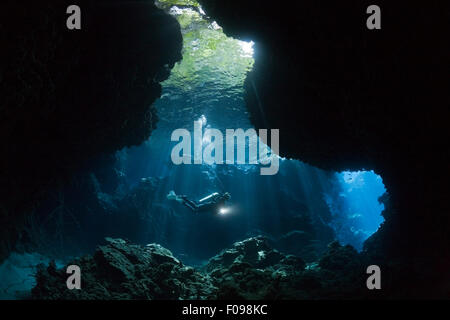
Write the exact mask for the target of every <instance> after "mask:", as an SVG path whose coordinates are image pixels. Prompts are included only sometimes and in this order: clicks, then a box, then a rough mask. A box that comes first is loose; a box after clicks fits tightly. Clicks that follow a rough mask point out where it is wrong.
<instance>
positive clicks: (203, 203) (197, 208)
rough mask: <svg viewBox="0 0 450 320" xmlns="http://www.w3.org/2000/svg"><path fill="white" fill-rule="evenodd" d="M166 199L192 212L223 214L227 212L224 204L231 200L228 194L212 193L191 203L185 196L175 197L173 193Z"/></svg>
mask: <svg viewBox="0 0 450 320" xmlns="http://www.w3.org/2000/svg"><path fill="white" fill-rule="evenodd" d="M167 199H169V200H174V201H177V202H180V203H182V204H183V205H185V206H186V207H188V208H189V209H191V210H192V211H193V212H214V213H221V214H224V213H226V211H227V209H226V208H225V203H226V201H227V200H230V199H231V195H230V194H229V193H228V192H225V193H222V194H220V193H218V192H214V193H211V194H210V195H208V196H206V197H204V198H203V199H200V200H198V201H192V200H190V199H188V197H187V196H185V195H177V194H176V193H175V191H170V192H169V194H168V195H167Z"/></svg>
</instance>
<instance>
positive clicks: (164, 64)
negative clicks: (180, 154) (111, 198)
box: [0, 0, 182, 260]
mask: <svg viewBox="0 0 450 320" xmlns="http://www.w3.org/2000/svg"><path fill="white" fill-rule="evenodd" d="M70 4H72V3H71V2H70V1H50V0H47V1H5V2H2V4H1V6H2V8H1V10H0V43H1V45H0V47H1V50H0V97H1V98H0V137H1V139H2V141H1V154H2V157H1V160H0V172H1V173H0V179H1V180H0V195H1V196H0V197H1V202H0V203H1V207H0V234H1V235H2V242H1V244H0V260H2V259H3V258H4V257H5V255H7V254H8V252H9V251H10V250H11V248H12V247H13V246H14V243H15V242H16V239H17V234H18V232H17V230H19V229H20V228H21V225H22V222H23V219H24V215H25V212H30V211H31V210H32V208H33V207H34V205H36V203H37V201H38V200H39V199H42V198H43V197H42V195H43V194H45V193H46V192H47V191H48V190H50V189H52V188H53V187H55V186H59V185H61V184H65V183H67V181H70V180H71V179H72V177H73V174H74V173H75V172H85V171H87V170H91V169H92V167H96V166H97V165H98V164H99V163H103V164H104V166H105V167H108V163H107V162H106V160H105V157H106V158H107V156H105V155H107V154H108V153H112V152H114V151H116V150H119V149H121V148H123V147H125V146H130V145H137V144H140V143H141V142H142V141H144V140H145V139H147V138H148V137H149V136H150V133H151V131H152V130H153V129H154V128H155V124H156V115H155V109H154V108H153V107H152V106H151V105H152V103H153V102H154V101H155V100H156V99H157V98H159V96H160V94H161V86H160V84H159V82H160V81H162V80H164V79H166V78H167V77H168V75H169V73H170V69H171V68H172V67H173V66H174V64H175V62H176V61H179V60H180V59H181V49H182V36H181V32H180V27H179V24H178V22H177V21H176V20H175V19H174V18H172V17H170V16H169V15H167V14H166V13H164V12H163V11H162V10H159V9H157V8H156V7H155V6H154V4H153V2H152V1H130V2H129V1H115V0H110V1H78V2H77V4H78V5H79V6H80V7H81V19H82V29H81V30H79V31H69V30H68V29H67V28H66V19H67V17H68V15H67V14H66V8H67V7H68V6H69V5H70Z"/></svg>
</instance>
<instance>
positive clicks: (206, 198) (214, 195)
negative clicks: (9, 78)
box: [198, 192, 219, 203]
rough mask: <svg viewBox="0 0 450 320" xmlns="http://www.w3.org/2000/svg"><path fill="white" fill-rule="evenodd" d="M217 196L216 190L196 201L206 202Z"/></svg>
mask: <svg viewBox="0 0 450 320" xmlns="http://www.w3.org/2000/svg"><path fill="white" fill-rule="evenodd" d="M217 196H219V193H218V192H214V193H211V194H210V195H209V196H206V197H204V198H203V199H200V200H198V203H202V202H208V201H210V200H213V199H214V198H216V197H217Z"/></svg>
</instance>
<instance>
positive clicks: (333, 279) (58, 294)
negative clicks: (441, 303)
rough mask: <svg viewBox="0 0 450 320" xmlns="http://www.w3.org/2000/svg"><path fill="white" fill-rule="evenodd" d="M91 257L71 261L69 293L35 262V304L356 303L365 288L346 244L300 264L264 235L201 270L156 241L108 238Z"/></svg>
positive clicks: (60, 277)
mask: <svg viewBox="0 0 450 320" xmlns="http://www.w3.org/2000/svg"><path fill="white" fill-rule="evenodd" d="M106 241H107V244H106V245H104V246H100V247H99V248H98V249H97V251H96V252H95V254H94V255H93V256H86V257H83V258H80V259H76V260H74V261H73V262H71V263H70V264H76V265H78V266H80V268H81V270H82V284H81V286H82V289H81V290H68V289H67V287H66V279H67V276H68V275H67V274H66V269H65V268H62V269H57V268H56V267H55V265H54V264H50V265H49V266H44V265H41V266H40V267H39V270H38V272H37V275H36V280H37V284H36V286H35V287H34V288H33V290H32V296H33V298H34V299H360V298H370V297H377V295H376V293H373V292H370V291H369V290H367V288H366V275H365V266H364V258H363V256H362V255H360V254H358V253H357V252H356V251H355V250H354V249H353V248H351V247H350V246H345V247H343V246H340V245H339V244H338V243H333V244H331V245H330V247H329V249H328V251H327V252H326V253H325V254H324V256H323V257H322V258H321V259H320V260H319V261H318V262H317V263H313V264H308V265H306V264H305V262H304V261H303V260H302V259H301V258H299V257H296V256H293V255H285V254H283V253H281V252H279V251H277V250H275V249H273V248H271V247H270V245H268V241H267V239H266V238H264V237H254V238H249V239H246V240H244V241H240V242H236V243H235V244H234V245H233V246H232V247H231V248H229V249H226V250H224V251H222V252H221V253H219V254H218V255H216V256H215V257H213V258H211V259H210V260H209V262H208V263H207V264H206V265H204V266H203V267H202V268H200V269H199V270H195V269H193V268H191V267H188V266H185V265H184V264H183V263H182V262H180V261H179V260H178V259H177V258H175V257H174V256H173V255H172V253H171V252H170V251H169V250H167V249H165V248H163V247H161V246H160V245H157V244H149V245H147V246H139V245H134V244H131V243H130V242H128V241H125V240H121V239H110V238H107V239H106Z"/></svg>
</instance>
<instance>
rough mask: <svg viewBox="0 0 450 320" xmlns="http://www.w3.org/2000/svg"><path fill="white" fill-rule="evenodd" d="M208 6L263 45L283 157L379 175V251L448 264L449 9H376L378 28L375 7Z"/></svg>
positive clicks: (267, 113) (250, 101)
mask: <svg viewBox="0 0 450 320" xmlns="http://www.w3.org/2000/svg"><path fill="white" fill-rule="evenodd" d="M200 2H201V4H202V6H203V7H204V9H205V11H206V12H207V13H208V15H209V16H211V18H212V19H214V20H216V21H217V22H218V24H219V25H221V26H222V27H223V28H224V31H225V33H227V35H229V36H234V37H238V38H241V39H244V40H253V41H255V60H256V62H255V66H254V69H253V71H252V72H251V73H250V74H249V76H248V78H247V80H246V102H247V107H248V109H249V111H250V114H251V120H252V122H253V124H254V125H255V127H257V128H279V129H280V144H281V146H280V149H281V151H280V152H281V154H282V155H283V156H287V157H293V158H296V159H300V160H302V161H305V162H308V163H309V164H312V165H314V166H318V167H320V168H324V169H330V170H343V169H352V170H358V169H363V168H364V169H374V170H375V171H376V172H377V173H378V174H380V175H381V176H382V177H383V181H384V183H385V185H386V187H387V189H388V191H389V193H390V196H391V197H390V201H391V203H392V205H391V209H390V212H385V215H386V220H387V221H386V223H385V225H384V226H383V227H382V230H381V232H379V234H377V237H378V238H377V241H376V243H377V246H378V247H377V246H376V247H377V249H376V250H382V252H383V254H387V255H403V256H409V257H410V258H411V259H415V258H417V257H425V256H430V255H431V256H433V259H434V260H432V261H433V263H434V262H436V261H437V259H441V260H440V262H436V263H437V265H434V267H437V266H438V267H440V268H443V269H445V267H448V262H445V261H448V260H446V258H443V255H446V256H447V257H448V254H449V251H448V244H449V243H450V239H449V236H448V234H449V233H448V230H449V229H450V219H449V216H450V215H449V206H448V201H447V198H448V196H447V191H448V178H449V175H448V160H449V153H448V147H447V146H448V143H447V138H446V137H447V135H448V128H447V127H448V125H447V120H448V106H449V100H448V93H447V91H448V62H449V61H448V52H449V45H448V42H447V41H445V40H444V39H445V38H446V35H445V33H446V30H448V22H449V12H450V11H449V9H448V5H446V4H443V3H442V2H434V1H433V2H427V3H426V4H424V3H411V2H407V1H396V2H395V3H393V2H392V1H390V2H388V1H378V2H377V5H379V6H380V7H381V12H382V29H381V30H376V31H371V30H368V29H367V28H366V19H367V17H368V15H367V14H366V8H367V7H368V6H369V5H371V4H372V3H371V2H370V3H369V2H368V1H349V2H345V3H342V2H331V1H295V2H294V1H292V2H286V3H274V2H273V1H270V2H269V1H259V0H247V1H239V2H234V1H218V0H201V1H200ZM446 133H447V134H446ZM381 248H382V249H381ZM430 248H433V249H430ZM373 249H374V250H375V247H373Z"/></svg>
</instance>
